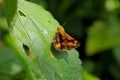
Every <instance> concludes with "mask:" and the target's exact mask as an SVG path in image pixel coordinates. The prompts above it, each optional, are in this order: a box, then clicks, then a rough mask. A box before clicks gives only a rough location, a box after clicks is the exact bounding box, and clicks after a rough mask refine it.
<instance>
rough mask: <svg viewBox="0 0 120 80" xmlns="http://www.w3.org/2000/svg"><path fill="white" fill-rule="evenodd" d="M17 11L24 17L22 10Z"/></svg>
mask: <svg viewBox="0 0 120 80" xmlns="http://www.w3.org/2000/svg"><path fill="white" fill-rule="evenodd" d="M18 12H19V14H20V15H21V16H24V17H26V15H25V14H24V13H23V12H22V11H20V10H19V11H18Z"/></svg>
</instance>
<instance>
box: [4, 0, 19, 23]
mask: <svg viewBox="0 0 120 80" xmlns="http://www.w3.org/2000/svg"><path fill="white" fill-rule="evenodd" d="M11 3H12V5H11ZM16 8H17V0H5V11H6V17H7V21H8V25H11V21H12V20H13V17H14V15H15V12H16Z"/></svg>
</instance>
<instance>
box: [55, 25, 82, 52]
mask: <svg viewBox="0 0 120 80" xmlns="http://www.w3.org/2000/svg"><path fill="white" fill-rule="evenodd" d="M78 46H80V43H79V42H78V41H77V40H76V39H74V38H73V37H71V36H70V35H69V34H67V33H66V32H65V31H64V30H63V29H62V27H58V28H57V32H56V33H55V37H54V48H55V49H56V50H58V51H67V50H71V49H72V48H77V47H78Z"/></svg>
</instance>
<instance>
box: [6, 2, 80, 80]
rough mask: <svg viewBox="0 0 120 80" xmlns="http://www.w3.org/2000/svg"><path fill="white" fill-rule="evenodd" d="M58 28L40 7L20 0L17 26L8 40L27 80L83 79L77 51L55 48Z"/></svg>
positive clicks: (50, 16) (16, 16)
mask: <svg viewBox="0 0 120 80" xmlns="http://www.w3.org/2000/svg"><path fill="white" fill-rule="evenodd" d="M59 26H60V25H59V24H58V22H57V21H56V20H55V19H54V18H53V17H52V15H51V14H50V13H49V12H48V11H46V10H45V9H44V8H43V7H41V6H40V5H36V4H34V3H32V2H27V1H24V0H18V4H17V12H16V15H15V20H14V26H12V30H11V32H10V34H9V35H8V37H7V38H6V40H7V41H8V42H9V43H10V45H11V46H13V47H14V50H16V52H17V53H16V55H17V56H18V57H19V59H20V60H21V62H22V64H23V66H24V68H25V70H26V72H27V74H28V80H38V79H39V80H82V68H81V61H80V60H79V55H78V52H77V51H76V50H74V49H73V50H70V51H56V50H55V49H54V47H53V38H54V36H55V32H56V29H57V27H59Z"/></svg>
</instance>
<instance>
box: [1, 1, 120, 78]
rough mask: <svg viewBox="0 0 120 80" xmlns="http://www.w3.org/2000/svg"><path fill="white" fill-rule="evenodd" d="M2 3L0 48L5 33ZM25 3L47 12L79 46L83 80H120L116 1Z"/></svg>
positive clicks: (119, 22) (119, 5) (118, 4)
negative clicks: (41, 7)
mask: <svg viewBox="0 0 120 80" xmlns="http://www.w3.org/2000/svg"><path fill="white" fill-rule="evenodd" d="M1 1H2V0H0V40H1V41H2V42H1V44H0V47H1V46H2V44H3V43H4V36H3V35H5V34H6V32H7V31H8V27H7V22H6V17H5V13H4V7H3V4H4V3H2V2H1ZM28 1H30V2H33V3H35V4H38V5H42V6H43V7H44V8H45V9H47V10H49V11H50V12H51V14H52V15H53V16H54V17H55V18H56V19H57V20H58V21H59V22H60V24H61V25H63V24H64V23H65V25H64V26H63V27H64V29H65V30H66V32H68V33H69V34H70V35H71V36H73V37H75V38H76V39H78V40H79V41H80V42H81V46H80V47H79V48H78V49H77V50H78V51H79V53H80V58H81V59H82V62H83V68H84V72H83V76H84V80H99V79H101V80H120V76H119V75H120V1H119V0H28ZM34 14H35V13H34ZM5 46H7V45H5ZM2 47H3V46H2ZM97 77H98V78H97ZM6 78H7V77H6ZM6 80H7V79H6ZM8 80H9V79H8Z"/></svg>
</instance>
